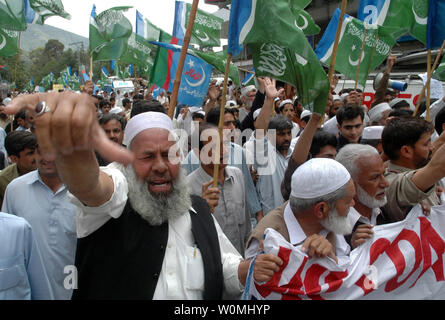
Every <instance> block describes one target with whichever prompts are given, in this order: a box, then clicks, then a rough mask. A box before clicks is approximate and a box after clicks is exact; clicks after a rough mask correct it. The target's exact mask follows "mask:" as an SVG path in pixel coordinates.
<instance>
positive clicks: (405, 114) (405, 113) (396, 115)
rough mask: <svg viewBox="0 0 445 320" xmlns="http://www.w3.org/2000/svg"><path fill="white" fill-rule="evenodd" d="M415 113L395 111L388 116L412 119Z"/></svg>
mask: <svg viewBox="0 0 445 320" xmlns="http://www.w3.org/2000/svg"><path fill="white" fill-rule="evenodd" d="M413 113H414V112H413V111H412V110H407V109H394V110H393V111H391V113H390V114H389V115H388V118H389V117H410V116H412V115H413Z"/></svg>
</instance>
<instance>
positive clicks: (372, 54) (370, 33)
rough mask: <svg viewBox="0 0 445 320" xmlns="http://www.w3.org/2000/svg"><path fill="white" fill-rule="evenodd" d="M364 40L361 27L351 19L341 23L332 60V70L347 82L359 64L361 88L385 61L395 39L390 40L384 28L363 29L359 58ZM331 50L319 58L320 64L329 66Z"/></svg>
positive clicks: (389, 33)
mask: <svg viewBox="0 0 445 320" xmlns="http://www.w3.org/2000/svg"><path fill="white" fill-rule="evenodd" d="M334 25H335V24H334ZM364 36H365V24H364V23H363V22H362V21H360V20H358V19H356V18H354V17H349V16H348V17H347V18H346V19H345V20H344V21H343V25H342V30H341V34H340V40H339V43H338V51H337V57H336V60H335V70H337V71H338V72H341V73H343V74H344V75H345V76H346V77H347V78H349V79H356V74H357V68H358V66H359V64H360V70H359V77H358V83H360V85H362V86H364V85H365V84H366V79H367V78H368V72H371V71H373V70H374V69H375V68H377V67H378V66H379V65H380V64H381V63H382V62H383V61H384V60H385V59H386V57H387V56H388V54H389V52H390V51H391V48H392V47H393V46H394V44H395V43H396V38H393V37H392V35H391V32H388V30H387V29H386V28H385V27H382V26H380V27H379V26H377V25H367V27H366V38H365V46H364V48H363V53H362V56H361V58H360V54H361V49H362V45H363V37H364ZM330 40H333V39H332V38H331V39H330ZM324 41H325V38H324V37H323V38H322V40H321V41H320V42H319V44H318V45H319V46H321V45H322V44H323V43H324ZM326 41H329V39H326ZM332 48H333V43H332V44H331V46H330V47H329V50H328V51H327V52H326V53H325V54H324V55H323V56H321V57H320V61H321V62H323V63H325V64H326V65H330V62H331V54H332ZM317 49H318V48H317Z"/></svg>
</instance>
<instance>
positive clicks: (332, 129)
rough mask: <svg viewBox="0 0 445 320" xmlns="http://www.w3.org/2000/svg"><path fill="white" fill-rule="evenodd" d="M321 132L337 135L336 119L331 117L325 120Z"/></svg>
mask: <svg viewBox="0 0 445 320" xmlns="http://www.w3.org/2000/svg"><path fill="white" fill-rule="evenodd" d="M322 129H323V131H326V132H329V133H332V134H334V135H337V133H338V121H337V117H332V118H331V119H329V120H327V121H326V122H325V123H324V124H323V126H322Z"/></svg>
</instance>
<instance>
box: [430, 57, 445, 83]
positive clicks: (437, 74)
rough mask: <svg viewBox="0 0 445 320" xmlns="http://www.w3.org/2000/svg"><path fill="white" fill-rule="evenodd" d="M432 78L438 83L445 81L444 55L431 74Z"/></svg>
mask: <svg viewBox="0 0 445 320" xmlns="http://www.w3.org/2000/svg"><path fill="white" fill-rule="evenodd" d="M433 78H434V79H436V80H440V81H445V55H444V56H443V58H442V61H441V62H440V64H439V66H438V67H437V68H436V70H435V71H434V73H433Z"/></svg>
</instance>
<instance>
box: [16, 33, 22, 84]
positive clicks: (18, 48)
mask: <svg viewBox="0 0 445 320" xmlns="http://www.w3.org/2000/svg"><path fill="white" fill-rule="evenodd" d="M21 37H22V33H21V32H19V39H18V44H17V55H16V58H15V65H14V91H15V87H16V85H17V84H16V81H17V65H18V63H19V58H20V38H21Z"/></svg>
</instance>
